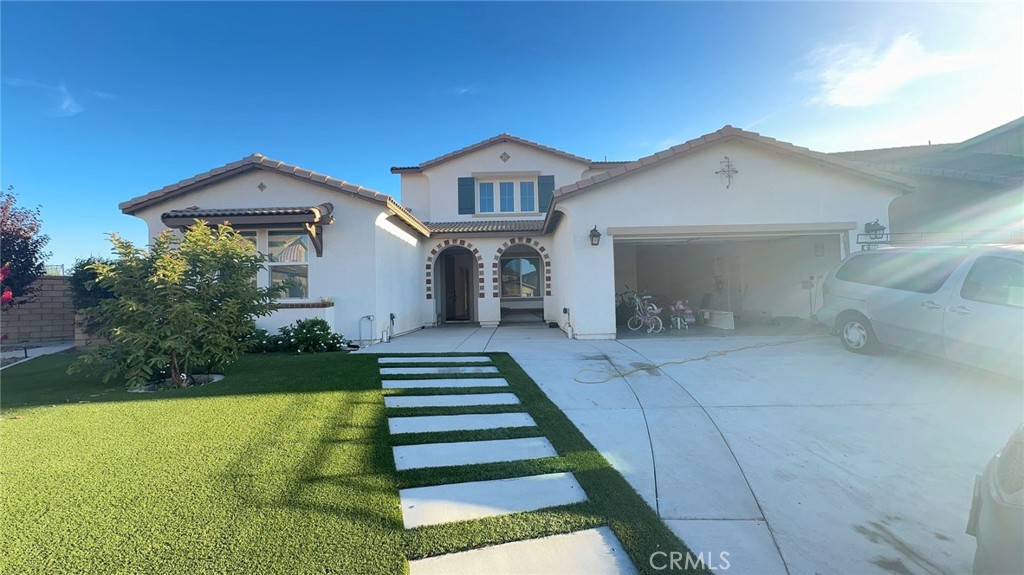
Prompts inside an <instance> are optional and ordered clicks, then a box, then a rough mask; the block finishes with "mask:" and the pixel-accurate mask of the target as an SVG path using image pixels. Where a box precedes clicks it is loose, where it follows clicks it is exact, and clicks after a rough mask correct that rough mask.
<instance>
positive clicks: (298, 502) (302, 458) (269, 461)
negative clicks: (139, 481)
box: [224, 377, 402, 552]
mask: <svg viewBox="0 0 1024 575" xmlns="http://www.w3.org/2000/svg"><path fill="white" fill-rule="evenodd" d="M378 386H379V384H378V383H377V381H375V380H374V379H373V378H369V377H368V378H365V381H364V382H363V383H362V384H360V385H354V386H351V387H350V388H349V389H346V390H345V391H344V392H341V393H337V394H336V396H337V398H336V399H334V400H333V402H332V403H333V404H332V405H331V406H330V409H329V413H322V416H320V417H319V418H318V421H317V424H318V426H319V429H318V430H316V431H315V432H314V433H315V436H313V437H311V434H310V431H311V429H310V427H309V425H308V424H309V421H310V420H309V418H308V415H307V416H306V418H305V419H303V414H304V412H308V410H309V407H308V401H307V400H308V396H306V397H303V396H301V395H300V396H297V397H296V398H295V399H294V400H293V401H292V402H291V404H290V405H289V406H288V407H287V408H284V409H282V410H281V411H280V412H279V413H278V414H277V416H275V417H274V418H273V419H272V420H270V421H269V422H266V423H265V424H264V425H263V429H261V430H260V432H258V433H255V434H253V436H252V438H251V439H250V440H249V441H248V443H247V445H246V446H245V447H244V448H243V449H242V450H240V451H239V454H240V455H239V456H238V457H237V458H236V459H235V460H233V461H231V462H230V463H228V465H227V468H226V470H225V474H224V484H225V485H231V486H232V490H233V491H234V495H235V497H236V498H237V499H238V501H239V503H240V505H242V506H245V507H249V508H261V507H274V508H286V509H291V510H296V511H303V512H312V513H317V514H331V515H336V516H341V517H344V518H345V520H347V521H349V522H352V523H354V524H356V525H357V526H358V527H359V528H360V529H365V530H367V531H373V532H376V534H377V535H378V536H387V534H388V533H393V532H395V531H396V530H398V531H400V530H401V529H402V521H401V514H400V509H399V506H398V502H397V492H398V489H397V487H396V485H395V482H394V461H393V459H392V455H391V449H390V444H389V442H388V430H387V419H386V418H385V417H384V405H383V401H382V399H381V394H380V389H379V387H378ZM318 411H321V412H323V411H325V410H324V408H323V407H321V408H320V409H319V410H318ZM282 443H284V444H286V445H285V447H286V448H287V449H288V450H289V451H290V452H291V453H293V454H294V452H295V451H300V453H299V454H295V457H294V458H280V457H278V454H279V453H280V451H279V450H280V448H281V447H282V445H281V444H282ZM268 466H269V469H268ZM257 470H259V471H257ZM268 472H269V473H274V474H280V475H282V476H283V481H281V482H278V483H277V485H280V488H277V487H275V488H274V489H273V490H272V491H268V490H267V489H266V485H267V482H266V481H265V480H264V478H262V477H260V475H261V474H266V473H268ZM371 552H372V550H371Z"/></svg>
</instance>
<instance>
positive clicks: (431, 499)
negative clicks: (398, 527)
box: [398, 473, 587, 529]
mask: <svg viewBox="0 0 1024 575" xmlns="http://www.w3.org/2000/svg"><path fill="white" fill-rule="evenodd" d="M398 496H399V498H401V500H402V522H403V524H404V525H405V528H406V529H412V528H413V527H421V526H423V525H438V524H440V523H451V522H453V521H468V520H470V519H480V518H482V517H494V516H496V515H508V514H510V513H520V512H523V511H535V510H537V509H544V508H546V507H555V506H558V505H568V504H570V503H578V502H580V501H586V500H587V494H586V493H584V492H583V488H582V487H580V484H579V483H578V482H577V481H576V477H575V476H573V474H571V473H549V474H546V475H533V476H529V477H514V478H510V479H497V480H491V481H472V482H468V483H453V484H449V485H433V486H430V487H415V488H412V489H401V490H399V491H398Z"/></svg>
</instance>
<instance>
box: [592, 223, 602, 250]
mask: <svg viewBox="0 0 1024 575" xmlns="http://www.w3.org/2000/svg"><path fill="white" fill-rule="evenodd" d="M600 243H601V232H599V231H597V226H594V229H592V230H590V245H592V246H596V245H599V244H600Z"/></svg>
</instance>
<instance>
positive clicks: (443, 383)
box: [381, 377, 508, 389]
mask: <svg viewBox="0 0 1024 575" xmlns="http://www.w3.org/2000/svg"><path fill="white" fill-rule="evenodd" d="M381 385H382V386H383V387H384V389H425V388H431V387H508V382H507V381H505V378H503V377H474V378H471V379H469V378H460V379H455V378H448V379H385V380H383V381H381Z"/></svg>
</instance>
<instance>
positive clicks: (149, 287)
mask: <svg viewBox="0 0 1024 575" xmlns="http://www.w3.org/2000/svg"><path fill="white" fill-rule="evenodd" d="M111 242H112V243H113V244H114V252H115V253H116V254H117V256H118V257H117V259H116V260H114V261H112V262H104V261H97V262H94V263H92V264H90V265H88V266H87V267H86V269H89V270H92V271H94V272H95V273H96V280H95V281H96V284H97V285H99V286H100V287H101V288H103V289H107V290H110V292H111V293H113V294H114V295H115V296H116V297H115V298H113V299H105V300H102V301H100V302H99V303H98V304H97V305H95V306H93V307H91V308H87V309H86V310H85V315H86V321H87V322H90V323H93V322H94V323H93V325H97V326H99V327H98V330H99V334H100V335H103V336H106V338H107V339H108V340H109V341H110V345H105V346H101V347H100V348H99V349H98V350H96V351H94V352H92V353H89V354H86V355H83V356H80V357H79V359H78V361H77V362H76V363H75V364H74V365H72V366H71V368H70V369H69V372H70V373H75V372H77V371H83V370H95V371H99V372H101V373H102V374H103V377H104V381H108V380H110V379H111V378H114V377H123V378H124V379H125V381H126V382H127V383H128V385H129V386H138V385H142V384H145V383H148V382H151V381H153V380H158V379H161V378H163V377H165V375H169V376H170V378H171V380H172V381H173V382H175V384H177V385H179V386H181V387H186V386H188V385H189V383H190V382H191V378H190V375H191V374H194V373H204V372H205V373H209V372H210V370H212V369H219V368H221V367H223V366H225V365H227V364H229V363H231V362H233V361H235V360H236V359H238V357H239V356H240V355H241V354H242V352H243V349H244V348H243V343H242V341H241V340H242V339H243V338H244V336H246V335H247V334H249V333H250V332H251V331H252V330H253V327H254V320H255V318H257V317H259V316H264V315H269V314H270V313H271V312H272V311H273V310H274V309H275V308H276V305H275V304H274V300H273V298H274V295H275V294H276V293H278V288H276V287H274V288H259V287H257V286H256V283H255V282H253V281H252V278H253V276H254V275H255V274H256V271H257V270H258V269H260V267H262V265H263V256H262V255H260V254H259V253H258V252H257V251H256V249H255V248H254V247H253V245H252V244H251V243H250V242H249V241H248V240H246V239H245V238H244V237H242V236H241V235H239V234H238V233H237V232H236V231H234V230H233V229H231V227H229V226H226V225H220V226H217V227H213V228H211V227H209V226H207V225H206V222H202V221H197V222H196V223H195V224H193V225H191V226H189V227H188V228H187V229H186V230H185V233H184V237H180V238H179V237H178V236H175V235H174V234H173V233H171V232H170V231H167V232H164V233H163V234H160V235H159V236H158V237H157V238H155V239H154V241H153V244H152V246H151V247H150V248H149V249H148V250H147V249H143V248H137V247H135V246H134V245H133V244H132V243H131V242H129V241H127V240H124V239H121V238H120V237H118V236H117V235H116V234H115V235H112V236H111Z"/></svg>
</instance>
